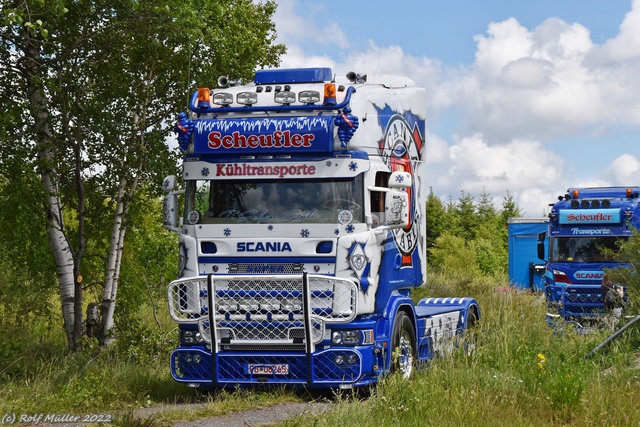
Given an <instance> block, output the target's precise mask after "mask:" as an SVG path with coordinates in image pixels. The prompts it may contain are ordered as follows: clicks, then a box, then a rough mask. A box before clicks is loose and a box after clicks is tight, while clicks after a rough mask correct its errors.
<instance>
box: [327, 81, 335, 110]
mask: <svg viewBox="0 0 640 427" xmlns="http://www.w3.org/2000/svg"><path fill="white" fill-rule="evenodd" d="M335 103H336V84H335V83H325V84H324V104H325V105H328V104H335Z"/></svg>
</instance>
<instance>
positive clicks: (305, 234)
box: [300, 228, 309, 239]
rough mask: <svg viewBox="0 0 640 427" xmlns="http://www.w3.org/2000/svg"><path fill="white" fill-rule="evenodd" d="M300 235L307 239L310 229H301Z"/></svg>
mask: <svg viewBox="0 0 640 427" xmlns="http://www.w3.org/2000/svg"><path fill="white" fill-rule="evenodd" d="M300 236H302V237H304V238H305V239H306V238H307V237H309V230H307V229H306V228H303V229H302V231H300Z"/></svg>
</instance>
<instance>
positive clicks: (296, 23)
mask: <svg viewBox="0 0 640 427" xmlns="http://www.w3.org/2000/svg"><path fill="white" fill-rule="evenodd" d="M304 6H308V7H309V8H308V10H307V11H306V13H305V14H304V15H301V14H299V13H298V12H297V9H298V7H299V3H298V2H297V1H296V0H289V1H279V2H278V7H277V9H276V13H275V15H274V22H275V23H276V27H277V33H278V41H279V42H282V41H284V42H286V44H287V45H289V43H288V41H291V40H296V42H298V43H299V42H300V41H305V40H311V41H313V42H315V43H318V44H324V45H334V44H337V45H339V46H340V47H341V48H343V49H346V48H348V47H349V39H348V38H347V37H346V36H345V33H344V30H343V29H342V28H341V27H340V26H339V25H338V24H337V23H336V22H331V21H330V22H327V23H323V25H321V26H318V25H316V23H315V19H316V17H317V16H318V15H323V16H330V15H328V14H327V13H326V9H325V7H324V5H321V4H317V3H312V4H306V3H305V4H304Z"/></svg>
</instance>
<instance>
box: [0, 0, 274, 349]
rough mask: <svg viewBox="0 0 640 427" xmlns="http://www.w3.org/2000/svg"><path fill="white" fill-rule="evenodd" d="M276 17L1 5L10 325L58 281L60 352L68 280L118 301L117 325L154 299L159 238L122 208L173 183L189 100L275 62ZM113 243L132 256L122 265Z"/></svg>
mask: <svg viewBox="0 0 640 427" xmlns="http://www.w3.org/2000/svg"><path fill="white" fill-rule="evenodd" d="M275 8H276V4H275V2H273V1H265V2H253V1H251V0H221V1H215V2H204V3H203V2H199V1H186V2H185V1H179V2H178V1H175V0H159V1H154V2H139V1H136V0H124V1H119V2H115V3H114V2H111V1H106V0H80V1H76V2H66V1H63V0H52V1H46V2H45V1H42V0H28V1H24V2H10V1H6V0H2V3H1V7H0V14H1V15H2V18H3V19H2V20H1V21H0V43H1V44H2V49H0V77H1V79H0V81H1V83H0V106H1V107H2V111H3V112H5V111H6V114H3V116H2V117H1V118H0V124H1V125H3V126H0V200H2V199H4V200H2V201H3V203H2V204H0V205H2V207H0V210H1V212H0V214H2V215H0V217H1V219H0V222H1V223H0V225H5V227H2V230H3V232H2V233H1V234H2V235H0V248H2V249H5V250H4V251H3V252H2V255H0V259H1V260H2V261H5V258H6V265H7V266H8V269H7V270H8V271H7V272H6V277H3V279H5V280H6V281H7V282H8V286H7V287H3V288H0V289H3V290H2V291H1V294H0V296H2V297H6V298H7V299H6V300H7V301H10V304H11V307H14V308H15V311H14V313H19V314H16V315H13V317H12V318H17V317H20V316H27V317H28V316H29V315H30V313H32V312H35V311H39V310H40V311H41V309H43V308H44V306H43V303H42V301H47V300H48V298H46V297H48V296H49V295H50V293H51V292H52V291H53V287H52V286H51V285H52V283H53V282H55V279H56V276H55V274H56V269H57V273H58V278H59V281H60V283H59V284H58V285H59V288H60V293H61V295H63V294H65V293H68V294H70V295H71V296H70V297H69V298H73V299H74V303H75V306H76V315H75V317H74V316H70V315H69V316H65V322H67V324H66V325H65V327H66V328H67V331H68V333H69V342H70V348H71V349H75V347H76V346H75V341H76V340H77V339H78V338H79V336H77V335H78V334H79V333H81V331H82V328H78V327H74V325H78V323H79V322H80V320H81V318H82V316H81V315H79V313H78V312H79V310H78V309H77V308H79V307H84V306H85V304H84V301H83V292H80V289H79V288H78V287H74V283H70V282H72V281H73V280H74V278H75V277H78V276H79V275H81V276H82V277H83V278H84V282H83V283H84V285H85V287H87V290H88V292H89V294H90V296H91V298H92V299H93V301H102V300H106V301H114V302H115V301H116V293H115V290H116V289H119V290H120V291H121V294H122V295H123V301H124V302H125V304H124V306H123V307H122V308H118V314H119V315H120V316H121V318H122V316H125V315H126V313H130V312H135V308H136V307H138V306H140V304H141V301H142V298H143V297H144V296H148V295H147V294H149V293H151V294H154V295H157V294H158V292H159V288H160V283H161V282H162V283H163V286H164V283H166V279H167V277H168V275H169V274H170V273H169V271H170V268H169V267H172V268H175V265H176V260H175V255H173V256H171V255H168V250H167V247H168V246H167V243H168V241H169V238H167V237H166V235H165V234H164V233H157V234H156V233H153V234H154V235H163V237H157V238H152V237H149V235H150V234H147V233H149V232H150V231H155V230H151V229H150V228H149V227H148V225H147V224H145V225H144V226H141V225H139V224H136V221H141V220H142V219H143V218H145V215H141V214H140V212H141V211H140V212H138V214H137V216H136V213H135V212H134V211H135V210H136V207H135V206H133V205H134V204H136V203H142V204H144V203H145V202H146V201H149V200H150V198H152V197H154V196H157V195H159V192H160V186H159V183H160V182H161V180H162V179H163V178H164V176H166V175H169V174H174V173H175V171H176V167H177V166H176V165H177V161H176V159H177V150H176V149H173V150H171V149H169V147H167V143H166V141H167V139H168V136H169V134H170V132H171V131H172V128H173V122H174V120H175V117H176V115H177V113H178V111H179V110H180V109H182V108H183V107H184V106H185V101H186V100H187V99H188V97H189V95H190V93H192V92H193V91H194V90H196V88H197V87H198V86H209V85H211V84H212V82H215V81H216V79H217V77H218V76H220V75H222V74H226V75H229V76H232V77H242V78H245V79H248V78H251V77H252V74H253V72H254V70H255V69H256V67H264V66H275V65H277V64H278V61H279V57H280V55H281V54H282V53H284V51H285V47H284V46H283V45H280V44H277V43H276V42H275V39H276V33H275V24H274V23H273V21H272V16H273V14H274V12H275ZM179 106H183V107H179ZM8 129H11V131H7V130H8ZM40 176H41V177H42V178H41V179H40ZM139 187H142V190H141V191H139ZM141 201H142V202H141ZM4 202H7V203H4ZM147 205H148V207H151V208H153V209H157V206H158V204H157V203H147ZM120 212H121V213H122V214H121V215H120ZM145 213H146V216H147V217H148V216H149V215H148V214H149V210H147V211H145ZM154 214H155V215H154V216H152V218H153V219H154V220H157V219H159V210H155V211H154ZM59 216H61V217H62V218H63V219H64V221H63V222H59V223H56V224H55V229H58V230H60V232H61V233H62V236H61V237H60V238H57V239H54V238H52V239H51V240H49V239H48V236H47V235H46V230H47V225H48V224H53V223H54V221H53V218H57V217H59ZM134 217H135V218H134ZM121 218H122V219H123V220H124V221H123V223H122V224H123V227H122V228H119V227H118V224H119V221H120V219H121ZM158 223H159V221H158ZM6 225H8V226H6ZM156 227H157V226H156ZM52 229H53V227H49V231H50V233H51V230H52ZM156 229H157V228H156ZM124 230H127V234H125V233H124ZM129 233H132V234H133V236H131V237H129V236H128V234H129ZM122 236H127V240H126V242H127V243H129V242H132V244H133V245H134V249H135V250H136V251H137V252H135V253H134V252H133V251H130V250H126V252H125V253H124V254H122V256H121V254H120V252H119V251H120V250H121V248H123V245H125V243H124V242H123V241H121V240H120V238H121V237H122ZM50 242H51V243H50ZM112 243H113V244H112ZM25 247H26V250H24V249H22V248H25ZM124 247H126V246H124ZM173 249H174V248H172V252H171V253H174V251H173ZM52 254H53V257H52ZM66 257H72V262H73V265H71V266H70V262H68V261H67V259H68V258H66ZM63 258H64V260H63ZM110 259H115V260H116V261H115V262H114V263H109V260H110ZM154 259H155V260H158V259H161V260H166V264H164V268H159V269H155V268H152V269H149V268H147V267H148V265H145V264H149V263H151V262H153V260H154ZM54 260H56V261H57V264H58V265H54ZM120 260H123V262H124V263H125V264H127V265H126V266H124V267H123V268H122V271H120V270H121V265H120ZM107 266H109V267H107ZM108 270H109V272H108ZM136 270H137V273H136ZM111 272H115V275H116V276H118V275H120V274H121V278H122V282H121V283H120V286H119V287H113V288H111V287H110V282H109V283H108V282H107V277H109V276H110V273H111ZM20 287H24V288H25V289H26V292H24V293H23V294H20V293H19V291H18V290H19V289H20ZM101 288H104V292H103V289H101ZM110 289H114V291H113V293H112V294H110V292H109V290H110ZM71 290H72V291H73V292H71ZM103 294H104V296H102V295H103ZM14 295H17V296H19V299H20V301H15V300H12V297H13V296H14ZM38 295H41V296H45V298H36V296H38ZM65 299H66V298H65ZM16 303H21V304H22V305H21V306H18V304H16ZM50 306H51V305H50V304H49V305H47V306H46V307H50ZM6 307H8V305H7V306H2V305H0V311H2V310H5V308H6ZM66 310H67V313H69V310H70V307H69V306H67V307H66ZM69 314H70V313H69ZM70 319H71V320H70ZM70 322H73V323H74V325H70V324H69V323H70ZM103 322H104V319H103ZM71 331H73V332H71ZM71 334H73V335H71Z"/></svg>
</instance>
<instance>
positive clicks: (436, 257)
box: [426, 191, 520, 281]
mask: <svg viewBox="0 0 640 427" xmlns="http://www.w3.org/2000/svg"><path fill="white" fill-rule="evenodd" d="M512 215H515V216H519V215H520V210H519V209H518V208H517V206H516V205H515V203H513V199H512V197H511V196H509V195H507V197H505V199H504V201H503V209H502V210H500V211H498V210H497V209H496V208H495V207H494V205H493V202H492V200H491V198H490V195H489V194H488V193H487V192H485V191H483V193H482V194H481V196H480V201H479V202H478V203H477V204H476V203H475V202H474V200H473V198H472V197H471V195H470V194H469V193H467V192H465V191H462V192H461V196H460V199H459V200H458V202H453V201H452V200H450V201H449V203H448V205H447V206H446V207H445V206H444V204H443V203H442V201H441V200H440V199H438V197H436V196H435V195H434V194H433V191H431V192H430V194H429V196H428V198H427V214H426V222H427V249H428V256H427V262H428V264H429V266H430V267H432V268H434V269H435V271H440V272H446V274H448V275H451V276H452V277H456V278H458V279H459V280H466V281H468V280H472V279H475V278H478V277H479V276H480V275H488V276H491V277H495V278H498V279H500V278H504V277H505V276H506V274H507V270H508V229H507V221H508V218H511V217H512Z"/></svg>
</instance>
